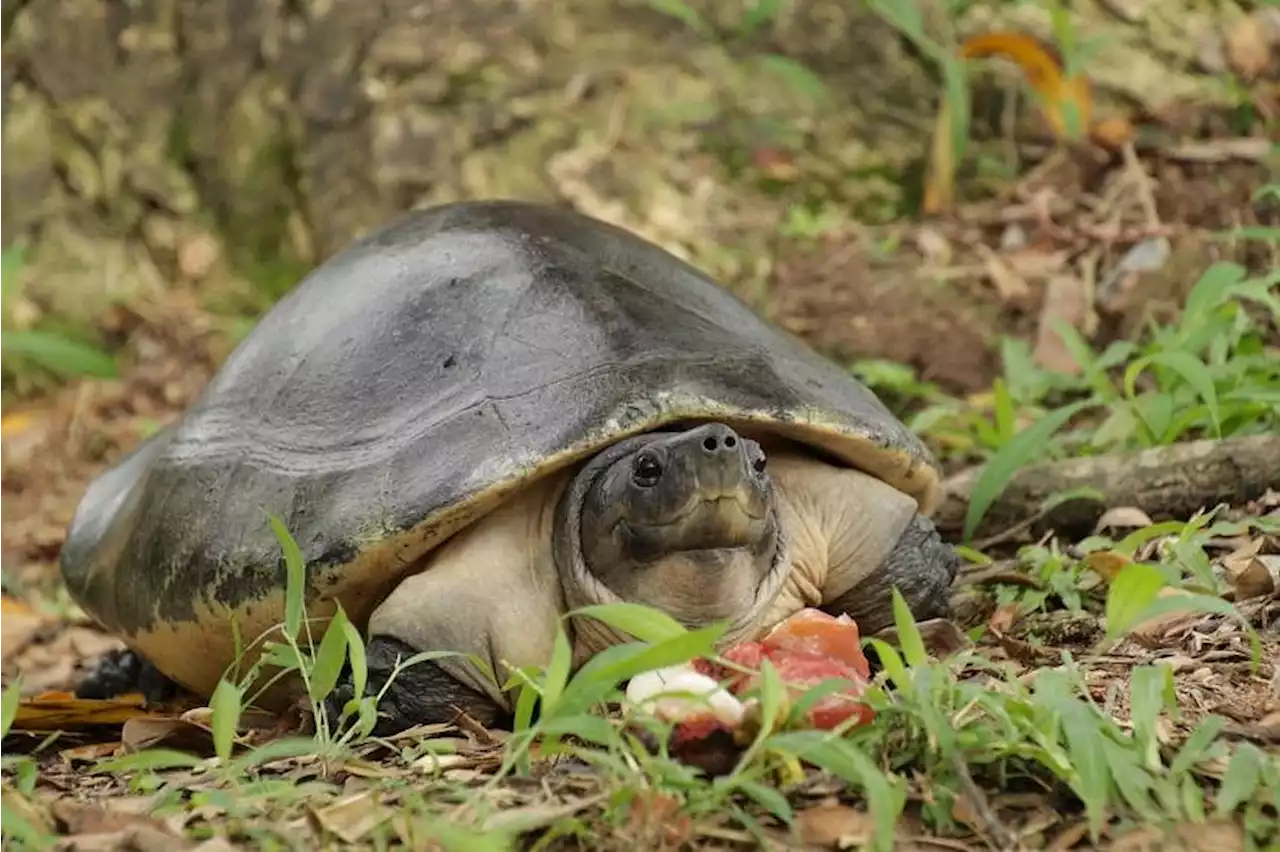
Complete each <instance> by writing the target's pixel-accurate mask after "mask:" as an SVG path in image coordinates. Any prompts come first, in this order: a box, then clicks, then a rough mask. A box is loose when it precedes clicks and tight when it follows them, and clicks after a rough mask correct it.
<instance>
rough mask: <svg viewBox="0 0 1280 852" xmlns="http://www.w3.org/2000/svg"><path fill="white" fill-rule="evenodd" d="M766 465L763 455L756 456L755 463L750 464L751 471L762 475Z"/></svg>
mask: <svg viewBox="0 0 1280 852" xmlns="http://www.w3.org/2000/svg"><path fill="white" fill-rule="evenodd" d="M767 464H768V463H767V462H766V461H765V457H764V455H759V456H756V459H755V461H753V462H752V463H751V469H752V470H754V471H755V472H756V473H764V469H765V467H766V466H767Z"/></svg>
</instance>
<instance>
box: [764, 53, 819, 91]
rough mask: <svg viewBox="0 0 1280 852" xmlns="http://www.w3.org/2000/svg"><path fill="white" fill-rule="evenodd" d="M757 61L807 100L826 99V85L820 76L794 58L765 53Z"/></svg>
mask: <svg viewBox="0 0 1280 852" xmlns="http://www.w3.org/2000/svg"><path fill="white" fill-rule="evenodd" d="M757 61H758V62H759V63H760V66H761V67H762V68H764V69H765V70H766V71H768V72H769V73H771V74H774V75H776V76H777V77H778V78H779V79H781V80H782V81H783V82H785V83H786V84H787V85H788V86H790V87H791V88H793V89H795V90H796V92H798V93H799V94H801V95H803V96H804V97H806V98H808V99H809V100H811V101H817V102H821V101H825V100H826V99H827V95H828V93H827V85H826V83H824V82H822V78H821V77H819V76H818V75H817V74H814V73H813V71H811V70H809V69H808V68H806V67H805V66H804V65H802V64H800V63H799V62H796V61H795V60H794V59H791V58H789V57H786V56H781V55H779V54H776V53H766V54H764V55H763V56H761V57H760V58H759V59H758V60H757Z"/></svg>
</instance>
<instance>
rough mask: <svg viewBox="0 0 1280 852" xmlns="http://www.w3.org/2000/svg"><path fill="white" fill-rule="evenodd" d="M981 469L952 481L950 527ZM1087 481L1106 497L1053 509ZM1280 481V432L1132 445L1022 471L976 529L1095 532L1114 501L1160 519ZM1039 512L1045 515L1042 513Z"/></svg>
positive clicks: (1235, 499) (945, 516) (944, 514)
mask: <svg viewBox="0 0 1280 852" xmlns="http://www.w3.org/2000/svg"><path fill="white" fill-rule="evenodd" d="M979 473H980V468H970V469H969V470H965V471H963V472H961V473H959V474H956V475H955V476H953V477H951V478H950V479H948V480H947V481H946V482H945V483H944V497H943V502H942V505H941V506H940V507H939V508H938V512H937V514H936V515H935V518H934V520H935V522H936V523H937V524H938V527H939V528H940V529H941V530H942V531H943V533H944V534H946V535H951V536H958V535H959V534H960V532H961V531H962V530H963V529H964V516H965V512H966V510H967V508H968V503H969V494H970V493H971V491H972V488H973V485H974V483H975V482H976V481H977V477H978V475H979ZM1079 488H1092V489H1095V490H1097V491H1099V492H1101V493H1102V494H1103V495H1104V499H1103V501H1102V502H1101V503H1098V502H1095V501H1093V500H1069V501H1067V502H1065V503H1063V504H1061V505H1058V506H1055V507H1053V508H1052V509H1050V510H1048V511H1045V510H1044V503H1045V501H1046V500H1048V499H1049V498H1051V497H1053V496H1055V495H1057V494H1062V493H1064V492H1067V491H1073V490H1075V489H1079ZM1268 488H1280V435H1254V436H1249V437H1244V438H1228V439H1225V440H1221V441H1216V440H1202V441H1189V442H1185V443H1180V444H1170V445H1168V446H1164V447H1155V448H1152V449H1148V450H1140V451H1137V452H1130V453H1116V454H1112V455H1105V456H1095V457H1092V458H1077V459H1068V460H1065V461H1061V462H1054V463H1050V464H1043V465H1036V466H1034V467H1028V468H1024V469H1023V470H1021V471H1019V472H1018V473H1017V474H1016V475H1015V476H1014V477H1013V479H1012V480H1011V481H1010V482H1009V484H1008V485H1007V486H1006V487H1005V489H1004V491H1003V492H1002V493H1001V494H1000V496H999V497H997V498H996V500H995V502H993V503H992V505H991V508H990V509H988V511H987V513H986V515H985V517H984V518H983V520H982V523H981V524H980V525H979V526H978V529H977V530H975V533H974V535H975V536H976V537H978V538H984V537H988V536H991V535H993V534H995V533H998V532H1000V531H1002V530H1009V529H1011V528H1014V527H1019V526H1020V525H1023V524H1025V522H1026V520H1027V519H1028V518H1036V523H1034V524H1031V525H1029V526H1027V527H1026V530H1027V532H1028V533H1029V534H1031V535H1033V536H1034V535H1036V533H1035V532H1033V531H1032V529H1031V527H1039V528H1042V529H1043V528H1050V529H1054V530H1057V531H1058V532H1059V533H1062V534H1064V535H1076V534H1078V535H1087V534H1088V533H1090V532H1091V531H1092V530H1093V527H1094V524H1096V523H1097V520H1098V518H1099V517H1101V515H1102V513H1103V512H1104V511H1105V510H1106V509H1108V508H1110V507H1113V506H1134V507H1136V508H1139V509H1142V510H1143V511H1144V512H1146V513H1147V514H1148V515H1150V516H1151V518H1152V519H1153V520H1157V521H1159V520H1162V519H1169V518H1176V517H1181V518H1187V517H1190V516H1191V515H1192V514H1194V513H1195V512H1197V511H1199V510H1201V509H1209V508H1212V507H1214V506H1216V505H1218V504H1219V503H1224V502H1226V503H1231V504H1233V505H1234V504H1239V503H1242V502H1245V501H1248V500H1256V499H1257V498H1259V497H1261V496H1262V495H1263V494H1264V493H1266V491H1267V489H1268ZM1037 516H1038V517H1037Z"/></svg>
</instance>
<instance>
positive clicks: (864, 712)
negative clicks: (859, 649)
mask: <svg viewBox="0 0 1280 852" xmlns="http://www.w3.org/2000/svg"><path fill="white" fill-rule="evenodd" d="M769 662H770V663H772V664H773V665H774V667H775V668H776V669H777V670H778V676H779V677H780V678H781V680H782V682H783V683H785V684H786V685H787V687H788V689H789V691H790V692H791V696H792V700H796V699H798V698H799V697H800V696H801V695H803V694H804V693H805V692H808V691H809V690H810V689H813V688H814V687H815V686H817V685H819V684H820V683H822V682H823V681H825V680H832V679H835V678H843V679H844V680H847V681H850V685H848V686H846V687H845V688H844V690H843V691H841V692H836V693H832V694H829V695H824V696H823V697H822V698H819V699H818V700H817V701H816V702H814V703H813V704H812V705H810V707H809V709H808V711H807V712H806V714H805V715H806V717H807V718H808V719H809V722H810V724H812V725H813V726H814V727H815V728H821V729H830V728H834V727H835V726H837V725H839V724H841V723H842V722H844V721H845V720H846V719H850V718H853V717H855V716H857V717H860V721H859V724H865V723H867V722H870V721H871V720H872V719H873V718H874V717H875V711H873V710H872V709H871V708H870V707H868V706H867V705H866V704H863V703H862V702H861V701H858V700H857V697H856V696H857V694H858V693H859V692H861V691H862V687H863V685H864V684H865V683H866V681H867V679H866V678H865V677H863V675H862V673H861V672H859V671H858V670H857V669H856V668H854V667H853V666H850V665H848V664H847V663H844V662H843V661H841V660H837V659H835V658H832V657H821V656H818V655H816V654H807V653H804V652H799V651H786V650H777V651H773V652H771V653H770V654H769Z"/></svg>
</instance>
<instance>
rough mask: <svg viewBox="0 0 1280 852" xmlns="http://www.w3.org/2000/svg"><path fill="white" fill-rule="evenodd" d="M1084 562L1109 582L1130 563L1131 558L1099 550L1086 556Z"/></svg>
mask: <svg viewBox="0 0 1280 852" xmlns="http://www.w3.org/2000/svg"><path fill="white" fill-rule="evenodd" d="M1084 562H1085V564H1086V565H1088V566H1089V567H1090V568H1091V569H1093V570H1094V571H1095V572H1096V573H1097V574H1099V575H1101V576H1102V578H1103V579H1105V580H1106V581H1107V582H1108V583H1110V582H1113V581H1114V580H1115V579H1116V577H1119V576H1120V572H1121V571H1123V570H1124V569H1125V567H1126V566H1128V565H1129V564H1130V562H1131V560H1130V559H1129V557H1127V556H1125V555H1124V554H1122V553H1116V552H1114V551H1111V550H1099V551H1096V552H1094V553H1090V554H1089V555H1088V556H1086V557H1085V558H1084Z"/></svg>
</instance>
